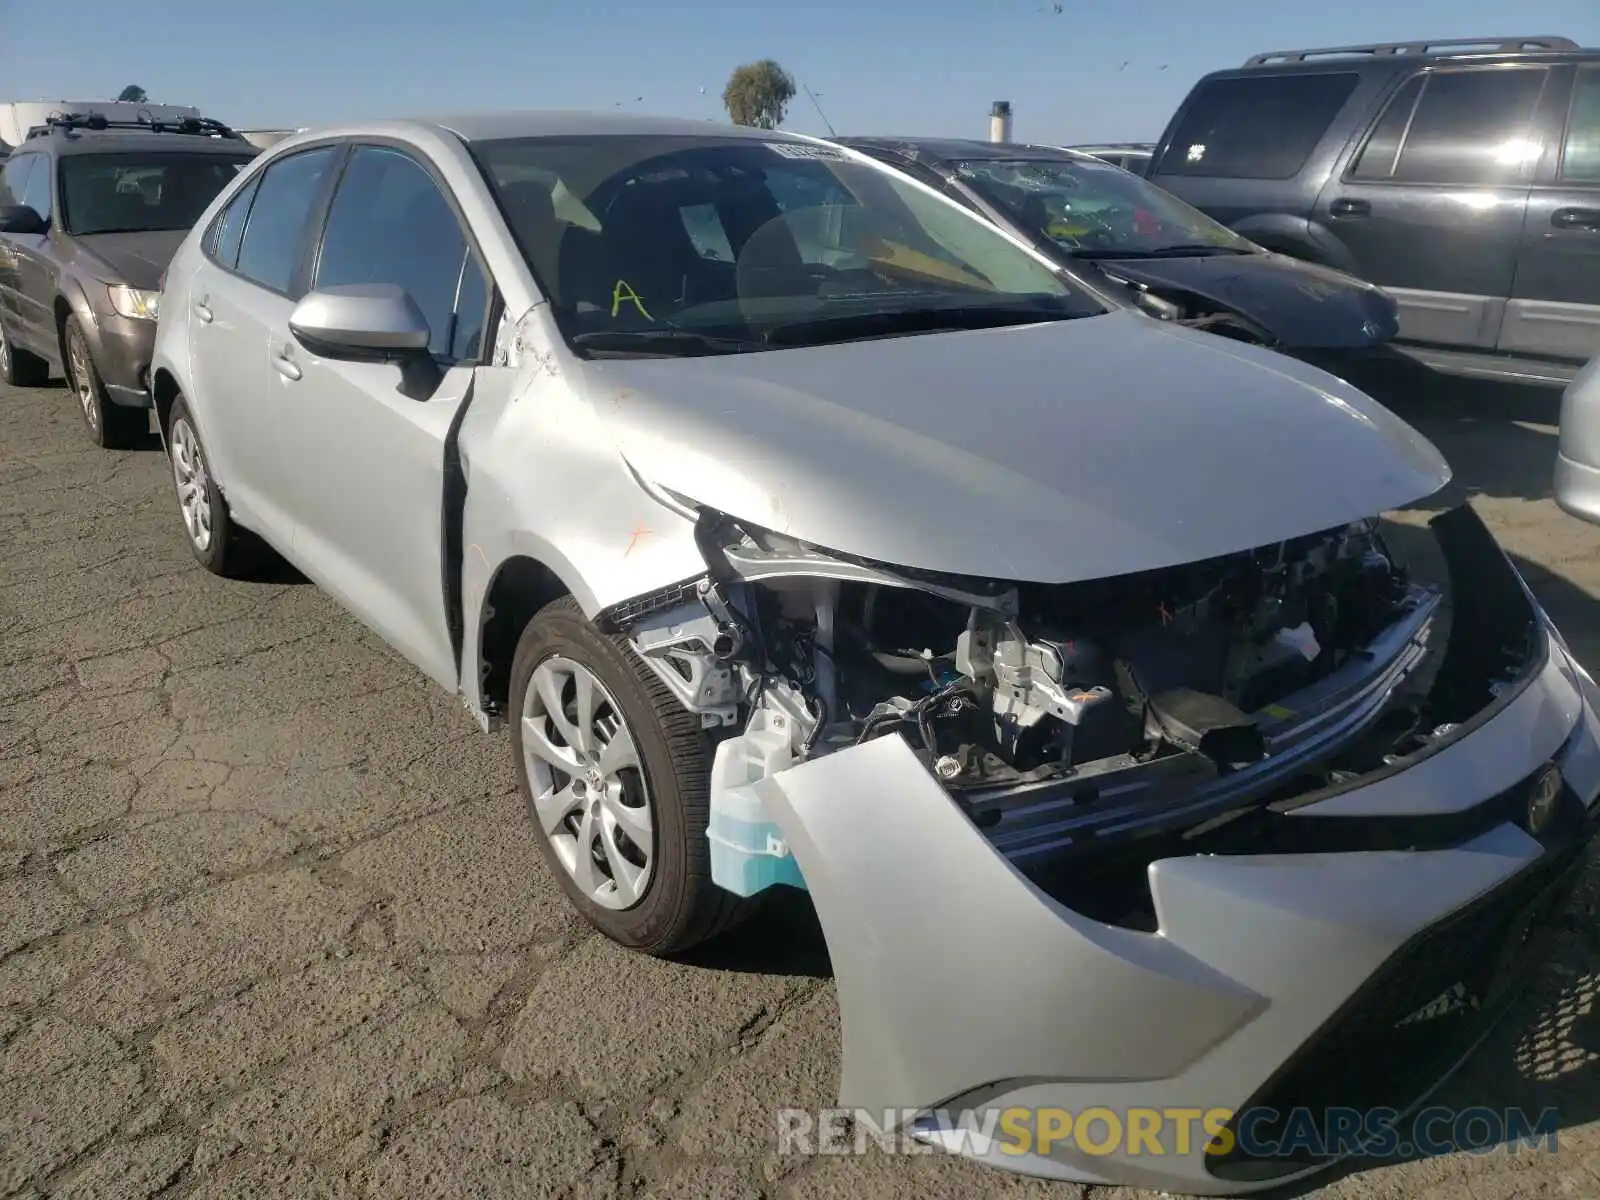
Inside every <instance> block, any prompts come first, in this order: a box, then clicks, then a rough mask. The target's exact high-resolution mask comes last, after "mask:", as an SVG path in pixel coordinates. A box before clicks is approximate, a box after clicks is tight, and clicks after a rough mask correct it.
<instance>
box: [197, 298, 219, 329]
mask: <svg viewBox="0 0 1600 1200" xmlns="http://www.w3.org/2000/svg"><path fill="white" fill-rule="evenodd" d="M194 315H195V316H197V317H199V318H200V320H201V322H202V323H203V324H206V325H209V324H211V321H212V319H213V316H214V314H213V313H212V311H211V309H210V308H209V307H208V306H207V305H206V302H205V301H204V300H196V301H195V302H194Z"/></svg>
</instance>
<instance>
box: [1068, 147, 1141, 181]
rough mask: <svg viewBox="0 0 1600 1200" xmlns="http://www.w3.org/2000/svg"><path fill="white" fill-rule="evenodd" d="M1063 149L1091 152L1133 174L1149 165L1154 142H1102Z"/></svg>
mask: <svg viewBox="0 0 1600 1200" xmlns="http://www.w3.org/2000/svg"><path fill="white" fill-rule="evenodd" d="M1062 149H1065V150H1076V151H1078V153H1080V154H1092V155H1094V156H1095V157H1096V158H1098V159H1100V160H1101V161H1102V162H1108V163H1110V164H1111V165H1112V166H1114V167H1121V168H1122V169H1123V170H1124V171H1132V172H1133V173H1134V174H1135V175H1143V174H1144V173H1145V172H1146V171H1147V170H1148V169H1149V167H1150V157H1151V155H1153V154H1154V153H1155V149H1156V144H1155V143H1154V142H1104V143H1100V144H1098V145H1093V146H1064V147H1062Z"/></svg>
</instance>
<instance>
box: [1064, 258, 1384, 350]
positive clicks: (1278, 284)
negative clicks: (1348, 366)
mask: <svg viewBox="0 0 1600 1200" xmlns="http://www.w3.org/2000/svg"><path fill="white" fill-rule="evenodd" d="M1094 265H1095V266H1097V267H1099V268H1100V269H1101V270H1103V271H1104V272H1106V273H1107V274H1108V275H1111V276H1114V277H1116V278H1120V279H1124V280H1131V281H1133V282H1134V283H1142V284H1144V285H1145V286H1146V287H1148V288H1150V289H1151V290H1152V291H1154V292H1155V293H1156V294H1157V295H1163V294H1167V295H1171V294H1173V293H1182V292H1188V293H1191V294H1193V295H1195V296H1198V297H1200V298H1201V299H1203V300H1208V301H1210V302H1211V303H1213V304H1216V305H1218V306H1220V307H1222V308H1225V309H1229V310H1231V311H1233V312H1236V313H1238V314H1239V315H1240V316H1242V317H1245V318H1247V319H1248V320H1250V321H1253V322H1254V323H1255V324H1257V325H1259V326H1260V327H1261V328H1263V329H1265V330H1266V331H1267V332H1268V333H1270V334H1272V335H1273V336H1274V337H1275V338H1277V339H1278V341H1279V342H1280V343H1281V344H1282V345H1283V346H1284V347H1285V348H1288V349H1295V350H1313V349H1320V350H1335V349H1339V350H1355V349H1366V348H1368V347H1372V346H1381V345H1383V344H1384V343H1385V342H1387V341H1389V340H1390V339H1391V338H1393V337H1394V336H1395V335H1396V334H1397V333H1399V332H1400V317H1399V309H1398V307H1397V306H1396V304H1395V302H1394V300H1393V299H1392V298H1391V297H1389V296H1388V295H1386V294H1385V293H1384V292H1382V291H1380V290H1379V289H1378V288H1375V287H1373V286H1372V285H1371V284H1369V283H1364V282H1362V281H1361V280H1359V279H1355V278H1353V277H1352V276H1349V275H1345V274H1342V273H1340V272H1338V271H1331V270H1328V269H1327V268H1325V267H1318V266H1314V265H1312V264H1311V263H1303V262H1299V261H1297V260H1295V259H1292V258H1286V257H1285V256H1283V255H1281V254H1215V255H1203V256H1195V257H1191V258H1159V259H1108V260H1103V261H1097V262H1096V263H1095V264H1094ZM1174 298H1181V297H1174Z"/></svg>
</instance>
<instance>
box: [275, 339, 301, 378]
mask: <svg viewBox="0 0 1600 1200" xmlns="http://www.w3.org/2000/svg"><path fill="white" fill-rule="evenodd" d="M290 354H291V351H290V350H289V347H287V346H285V347H283V349H281V350H279V351H278V352H277V353H276V354H274V355H273V356H272V365H273V367H274V368H276V370H277V372H278V374H279V375H282V376H283V377H284V378H285V379H299V378H300V368H299V366H298V365H297V364H296V363H295V361H294V359H293V358H291V357H290Z"/></svg>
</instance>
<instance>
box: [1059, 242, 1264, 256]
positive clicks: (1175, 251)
mask: <svg viewBox="0 0 1600 1200" xmlns="http://www.w3.org/2000/svg"><path fill="white" fill-rule="evenodd" d="M1067 253H1068V254H1070V255H1072V257H1073V258H1089V259H1094V258H1204V257H1206V256H1207V255H1211V254H1254V253H1255V251H1254V250H1247V249H1245V248H1244V247H1243V246H1214V245H1211V244H1210V243H1207V242H1194V243H1184V244H1181V245H1177V246H1161V247H1159V248H1158V249H1155V250H1136V249H1134V248H1133V247H1131V246H1129V247H1124V248H1123V249H1120V250H1119V249H1115V248H1113V247H1109V246H1107V247H1095V248H1094V249H1091V250H1068V251H1067Z"/></svg>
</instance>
